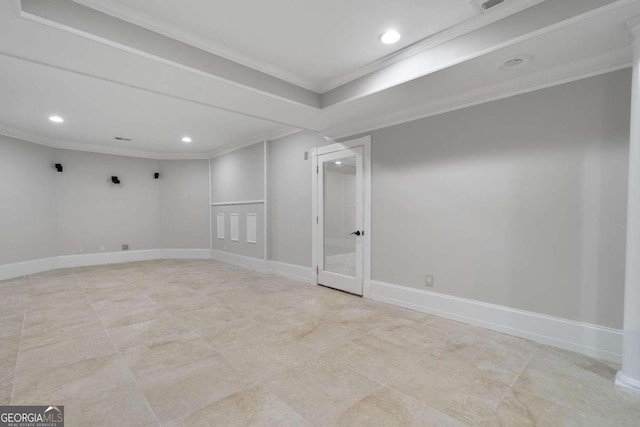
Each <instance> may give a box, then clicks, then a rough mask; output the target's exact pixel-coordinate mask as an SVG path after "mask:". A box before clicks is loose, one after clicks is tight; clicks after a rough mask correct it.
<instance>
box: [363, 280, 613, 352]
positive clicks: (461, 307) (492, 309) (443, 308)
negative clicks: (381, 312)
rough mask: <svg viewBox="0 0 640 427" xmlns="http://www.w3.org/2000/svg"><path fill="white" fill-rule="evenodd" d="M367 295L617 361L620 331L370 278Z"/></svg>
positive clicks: (374, 298) (381, 300) (377, 299)
mask: <svg viewBox="0 0 640 427" xmlns="http://www.w3.org/2000/svg"><path fill="white" fill-rule="evenodd" d="M371 299H373V300H376V301H380V302H385V303H389V304H393V305H397V306H400V307H405V308H410V309H413V310H416V311H421V312H424V313H429V314H433V315H436V316H440V317H444V318H447V319H451V320H456V321H459V322H463V323H468V324H471V325H476V326H480V327H483V328H486V329H490V330H493V331H497V332H502V333H506V334H509V335H514V336H517V337H521V338H526V339H530V340H532V341H536V342H539V343H542V344H548V345H553V346H556V347H560V348H564V349H567V350H571V351H575V352H578V353H582V354H585V355H587V356H591V357H597V358H600V359H605V360H610V361H613V362H617V363H620V361H621V360H622V331H620V330H618V329H612V328H606V327H602V326H597V325H591V324H588V323H582V322H576V321H573V320H567V319H560V318H557V317H552V316H546V315H544V314H539V313H533V312H528V311H524V310H517V309H513V308H509V307H503V306H499V305H494V304H488V303H483V302H479V301H474V300H468V299H464V298H458V297H453V296H450V295H444V294H439V293H436V292H429V291H424V290H421V289H414V288H410V287H406V286H398V285H392V284H389V283H384V282H379V281H372V282H371Z"/></svg>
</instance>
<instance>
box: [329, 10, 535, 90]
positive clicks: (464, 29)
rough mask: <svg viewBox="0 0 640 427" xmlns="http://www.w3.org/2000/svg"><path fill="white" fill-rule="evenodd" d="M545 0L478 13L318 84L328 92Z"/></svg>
mask: <svg viewBox="0 0 640 427" xmlns="http://www.w3.org/2000/svg"><path fill="white" fill-rule="evenodd" d="M543 1H545V0H523V1H520V2H514V3H512V4H505V5H504V6H503V7H500V8H499V9H495V10H492V12H491V13H489V14H486V15H481V16H477V17H475V18H472V19H469V20H467V21H463V22H461V23H460V24H457V25H454V26H453V27H450V28H447V29H445V30H443V31H441V32H439V33H436V34H434V35H432V36H429V37H427V38H425V39H422V40H420V41H418V42H416V43H413V44H411V45H409V46H408V47H406V48H404V49H401V50H399V51H397V52H394V53H392V54H390V55H387V56H385V57H383V58H381V59H379V60H377V61H373V62H371V63H369V64H367V65H365V66H363V67H360V68H358V69H356V70H354V71H351V72H349V73H347V74H344V75H342V76H338V77H335V78H331V79H327V80H325V81H324V82H322V83H320V84H319V85H318V87H319V90H320V93H324V92H328V91H330V90H333V89H335V88H337V87H340V86H342V85H344V84H347V83H349V82H352V81H353V80H356V79H359V78H360V77H363V76H366V75H368V74H371V73H373V72H375V71H378V70H381V69H383V68H386V67H388V66H390V65H393V64H395V63H397V62H400V61H402V60H404V59H407V58H410V57H412V56H414V55H417V54H419V53H422V52H424V51H426V50H429V49H433V48H434V47H436V46H440V45H442V44H444V43H446V42H448V41H451V40H453V39H455V38H458V37H461V36H463V35H465V34H468V33H470V32H472V31H475V30H478V29H480V28H482V27H486V26H488V25H491V24H493V23H494V22H497V21H499V20H501V19H504V18H506V17H508V16H511V15H513V14H516V13H518V12H521V11H523V10H525V9H528V8H530V7H532V6H535V5H536V4H538V3H542V2H543Z"/></svg>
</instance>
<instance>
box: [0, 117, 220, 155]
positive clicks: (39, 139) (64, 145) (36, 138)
mask: <svg viewBox="0 0 640 427" xmlns="http://www.w3.org/2000/svg"><path fill="white" fill-rule="evenodd" d="M0 135H5V136H8V137H10V138H16V139H20V140H22V141H28V142H33V143H35V144H40V145H44V146H46V147H51V148H57V149H60V150H73V151H84V152H88V153H99V154H111V155H114V156H127V157H139V158H143V159H152V160H206V159H208V158H209V153H159V152H152V151H142V150H131V149H128V148H122V147H106V146H102V145H95V144H87V143H82V142H77V141H62V140H59V139H56V138H51V137H48V136H42V135H36V134H33V133H30V132H25V131H22V130H18V129H13V128H10V127H8V126H4V125H1V124H0Z"/></svg>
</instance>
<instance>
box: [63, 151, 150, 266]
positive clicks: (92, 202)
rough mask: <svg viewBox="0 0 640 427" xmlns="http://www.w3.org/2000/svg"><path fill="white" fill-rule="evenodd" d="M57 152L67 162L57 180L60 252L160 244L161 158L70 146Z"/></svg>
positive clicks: (94, 251) (83, 251)
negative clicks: (116, 179)
mask: <svg viewBox="0 0 640 427" xmlns="http://www.w3.org/2000/svg"><path fill="white" fill-rule="evenodd" d="M57 157H58V158H59V159H60V161H61V163H62V164H63V166H64V173H61V174H59V175H60V176H59V177H58V180H57V184H58V187H57V192H58V197H57V204H58V254H59V255H72V254H77V253H96V252H101V250H102V247H104V248H105V251H106V252H114V251H120V250H121V246H122V244H128V245H129V249H130V250H138V249H155V248H159V247H160V228H159V220H160V218H159V216H160V215H159V203H160V192H159V185H160V184H159V181H158V180H155V179H154V178H153V174H154V172H158V171H159V162H158V161H157V160H149V159H140V158H136V157H124V156H113V155H109V154H96V153H86V152H81V151H71V150H58V153H57ZM112 175H116V176H118V177H119V178H120V182H121V183H120V184H118V185H115V184H113V183H112V182H111V176H112ZM80 248H82V249H81V250H80Z"/></svg>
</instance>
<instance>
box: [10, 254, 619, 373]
mask: <svg viewBox="0 0 640 427" xmlns="http://www.w3.org/2000/svg"><path fill="white" fill-rule="evenodd" d="M211 258H213V259H216V260H218V261H222V262H226V263H229V264H232V265H236V266H239V267H243V268H247V269H250V270H255V271H259V272H262V273H275V274H278V275H281V276H284V277H289V278H291V279H294V280H300V281H303V282H305V283H310V282H311V280H312V277H313V271H312V269H311V268H310V267H304V266H300V265H294V264H287V263H283V262H278V261H265V260H262V259H258V258H251V257H246V256H242V255H237V254H232V253H229V252H223V251H217V250H209V249H149V250H139V251H124V252H106V253H97V254H80V255H67V256H60V257H52V258H43V259H37V260H32V261H25V262H18V263H13V264H5V265H0V280H6V279H11V278H14V277H20V276H26V275H29V274H35V273H41V272H43V271H48V270H55V269H57V268H68V267H83V266H90V265H102V264H116V263H122V262H134V261H146V260H153V259H211ZM371 299H373V300H376V301H380V302H385V303H388V304H393V305H397V306H400V307H405V308H409V309H413V310H416V311H421V312H424V313H429V314H433V315H436V316H440V317H444V318H447V319H451V320H456V321H459V322H464V323H468V324H472V325H476V326H480V327H483V328H486V329H490V330H494V331H497V332H503V333H506V334H510V335H514V336H518V337H522V338H526V339H530V340H533V341H537V342H540V343H543V344H548V345H553V346H556V347H561V348H564V349H567V350H572V351H576V352H578V353H582V354H585V355H588V356H592V357H598V358H601V359H606V360H610V361H614V362H618V363H619V362H620V361H621V359H622V331H620V330H617V329H611V328H606V327H602V326H597V325H591V324H588V323H582V322H576V321H573V320H567V319H560V318H557V317H552V316H546V315H543V314H538V313H532V312H528V311H524V310H517V309H513V308H509V307H503V306H499V305H495V304H488V303H483V302H479V301H474V300H469V299H464V298H459V297H454V296H450V295H444V294H439V293H436V292H429V291H424V290H421V289H414V288H410V287H406V286H398V285H392V284H389V283H384V282H379V281H372V282H371ZM620 382H621V383H622V381H620Z"/></svg>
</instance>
